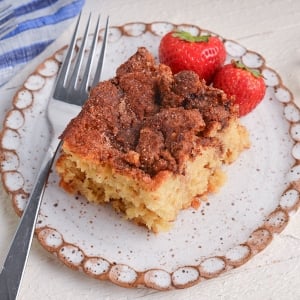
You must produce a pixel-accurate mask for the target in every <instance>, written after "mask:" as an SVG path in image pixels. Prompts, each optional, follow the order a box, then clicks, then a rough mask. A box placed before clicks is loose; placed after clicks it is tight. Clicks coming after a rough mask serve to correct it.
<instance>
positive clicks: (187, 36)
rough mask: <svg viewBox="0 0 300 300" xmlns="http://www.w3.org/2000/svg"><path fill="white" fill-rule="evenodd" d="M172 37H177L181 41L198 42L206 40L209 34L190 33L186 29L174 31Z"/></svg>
mask: <svg viewBox="0 0 300 300" xmlns="http://www.w3.org/2000/svg"><path fill="white" fill-rule="evenodd" d="M173 36H174V37H177V38H179V39H181V40H183V41H187V42H191V43H199V42H208V40H209V38H210V35H197V36H196V35H192V34H191V33H189V32H187V31H175V32H174V33H173Z"/></svg>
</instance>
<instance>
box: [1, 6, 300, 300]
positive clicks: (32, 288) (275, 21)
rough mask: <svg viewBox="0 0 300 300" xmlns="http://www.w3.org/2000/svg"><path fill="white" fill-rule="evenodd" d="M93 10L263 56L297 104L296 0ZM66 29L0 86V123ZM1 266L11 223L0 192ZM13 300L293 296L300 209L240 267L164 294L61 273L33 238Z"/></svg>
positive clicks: (298, 285)
mask: <svg viewBox="0 0 300 300" xmlns="http://www.w3.org/2000/svg"><path fill="white" fill-rule="evenodd" d="M95 10H98V11H99V12H103V16H105V15H106V14H109V15H110V16H111V24H112V25H121V24H124V23H127V22H133V21H142V22H152V21H169V22H173V23H189V24H195V25H198V26H200V27H202V28H206V29H209V30H211V31H214V32H217V33H218V34H220V35H221V36H223V37H226V38H228V39H233V40H235V41H238V42H240V43H241V44H243V45H244V46H245V47H247V48H248V49H251V50H254V51H257V52H259V53H260V54H262V55H263V56H264V57H265V58H266V60H267V65H268V66H269V67H271V68H273V69H275V70H276V71H277V72H278V73H279V74H280V76H281V78H282V80H283V82H284V83H285V85H286V86H287V87H288V88H289V89H290V90H291V91H292V92H293V94H294V97H295V99H296V101H297V102H298V103H300V102H299V101H300V1H297V0H291V1H279V0H278V1H276V0H263V1H262V0H252V1H248V0H240V1H234V0H228V1H218V0H201V1H199V0H189V1H187V3H185V2H184V1H182V0H181V1H179V0H172V1H169V0H160V1H156V0H144V1H137V0H127V1H122V0H113V1H112V0H102V1H95V0H87V1H86V5H85V8H84V16H85V17H86V16H87V14H88V12H89V11H95ZM69 31H70V29H68V30H67V31H66V32H65V33H63V35H62V36H61V37H60V38H59V39H58V40H57V41H56V42H55V43H54V44H52V45H51V46H50V47H49V48H48V49H47V50H46V51H45V52H44V53H42V55H40V56H39V57H38V58H37V59H35V60H34V61H33V62H32V63H30V64H29V65H28V66H27V67H26V68H25V69H24V70H23V71H22V72H21V73H20V74H18V76H16V77H15V78H14V79H13V80H12V81H11V82H9V83H8V84H7V85H6V86H5V87H3V88H2V89H0V111H1V112H0V118H1V122H2V119H3V116H4V114H5V111H6V109H7V108H8V107H9V105H10V102H9V101H8V100H7V99H10V98H11V96H12V95H13V93H14V92H15V91H16V89H17V88H18V87H19V86H20V84H22V81H23V80H24V78H25V77H26V76H27V75H28V74H29V73H30V72H31V71H32V70H34V68H35V67H36V66H37V65H38V64H39V62H41V61H42V60H43V59H44V58H46V57H48V56H49V54H51V53H53V51H54V50H56V49H57V48H59V47H60V46H62V45H64V43H65V41H66V40H68V36H69V34H70V32H69ZM0 207H1V209H0V261H1V262H2V261H3V259H4V256H5V253H6V251H7V249H8V246H9V243H10V240H11V238H12V235H13V233H14V230H15V229H16V226H17V224H18V220H19V219H18V217H17V216H16V215H15V213H14V211H13V208H12V206H11V202H10V200H8V199H7V197H6V195H5V194H4V192H3V191H2V190H1V197H0ZM19 299H23V300H24V299H31V300H34V299H45V300H46V299H53V300H54V299H55V300H56V299H65V300H67V299H72V300H75V299H80V300H82V299H106V300H113V299H114V300H115V299H190V300H192V299H199V300H202V299H211V300H213V299H243V300H246V299H257V300H259V299H272V300H273V299H289V300H292V299H295V300H296V299H300V212H298V213H297V214H296V215H294V216H293V218H292V219H291V221H290V223H289V224H288V226H287V228H286V229H285V230H284V231H283V232H282V233H281V234H280V235H279V236H276V237H275V239H274V240H273V242H272V243H271V245H270V246H268V247H267V249H266V250H264V251H263V252H262V253H260V254H258V255H257V256H255V257H254V258H253V259H251V260H250V261H249V262H248V263H246V264H245V265H244V266H242V267H240V268H238V269H235V270H233V271H230V272H227V273H225V274H223V275H221V276H220V277H218V278H216V279H213V280H209V281H206V282H203V283H201V284H199V285H197V286H194V287H191V288H188V289H185V290H176V291H170V292H158V291H154V290H147V289H124V288H121V287H118V286H115V285H113V284H111V283H108V282H99V281H96V280H94V279H91V278H88V277H87V276H85V275H83V274H81V273H80V272H75V271H72V270H70V269H68V268H67V267H66V266H64V265H63V264H62V263H60V262H59V261H58V259H57V258H56V257H54V256H53V255H50V254H49V253H47V252H46V251H45V250H44V249H43V248H42V247H41V246H40V245H39V244H38V242H37V241H36V240H34V243H33V246H32V250H31V253H30V257H29V262H28V266H27V269H26V273H25V276H24V280H23V282H22V287H21V291H20V295H19Z"/></svg>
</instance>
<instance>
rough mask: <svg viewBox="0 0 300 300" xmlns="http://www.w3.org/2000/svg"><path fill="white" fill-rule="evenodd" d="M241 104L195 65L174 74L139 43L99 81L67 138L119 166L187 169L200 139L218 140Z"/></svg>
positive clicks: (80, 150)
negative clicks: (210, 82)
mask: <svg viewBox="0 0 300 300" xmlns="http://www.w3.org/2000/svg"><path fill="white" fill-rule="evenodd" d="M233 116H236V117H237V109H236V107H235V106H234V105H233V103H232V101H231V100H230V99H228V98H227V97H226V95H225V94H224V92H222V91H221V90H218V89H215V88H213V87H209V86H206V85H205V83H204V82H203V81H201V80H199V77H198V76H197V75H196V74H195V73H194V72H192V71H183V72H180V73H178V74H176V75H173V74H172V72H171V70H170V69H169V68H168V67H167V66H165V65H162V64H156V63H155V61H154V58H153V56H152V55H151V54H150V53H149V52H148V50H147V49H145V48H139V49H138V51H137V53H136V54H135V55H133V56H132V57H131V58H130V59H129V60H128V61H127V62H125V63H124V64H123V65H121V66H120V67H119V68H118V69H117V72H116V76H115V77H114V78H113V79H111V80H108V81H104V82H101V83H99V84H98V85H97V86H96V87H95V88H94V89H93V90H92V91H91V95H90V98H89V100H88V101H87V102H86V104H85V105H84V107H83V109H82V111H81V113H80V114H79V116H78V117H77V118H75V119H73V120H72V121H71V123H70V124H69V125H68V127H67V129H66V130H65V132H64V134H63V138H64V139H65V140H67V142H68V144H69V145H70V146H71V147H72V149H74V150H75V151H76V152H77V153H79V154H80V155H82V156H83V157H88V158H90V159H92V160H95V161H98V162H99V161H105V163H106V164H109V165H111V166H112V167H114V168H115V169H118V170H122V169H124V168H125V169H126V168H133V167H134V168H138V169H140V170H141V171H143V172H145V173H146V174H149V175H150V176H155V175H156V174H157V173H158V172H160V171H163V170H169V171H172V172H174V173H180V174H181V173H182V172H184V166H185V162H186V160H187V159H189V158H192V157H194V156H196V154H198V151H200V150H199V149H201V147H199V145H202V146H206V145H212V144H214V143H216V141H215V139H214V136H215V134H216V133H217V132H218V131H219V130H221V129H222V128H224V127H226V126H227V124H228V121H229V119H230V118H232V117H233Z"/></svg>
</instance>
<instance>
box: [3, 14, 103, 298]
mask: <svg viewBox="0 0 300 300" xmlns="http://www.w3.org/2000/svg"><path fill="white" fill-rule="evenodd" d="M90 21H91V15H90V16H89V18H88V21H87V25H86V28H85V32H84V36H83V38H82V41H81V46H80V49H79V52H78V54H77V59H76V62H73V63H72V58H73V51H74V47H75V44H76V40H77V32H78V27H79V22H80V16H79V18H78V21H77V23H76V27H75V31H74V34H73V36H72V39H71V43H70V46H69V49H68V52H67V54H66V57H65V59H64V62H63V64H62V66H61V69H60V74H59V76H58V78H57V80H56V86H55V88H54V92H53V96H52V99H50V100H49V105H48V118H49V121H50V123H51V125H52V127H53V139H52V141H51V143H50V146H49V149H48V151H47V153H46V154H45V158H44V160H43V163H42V165H41V168H40V171H39V173H38V175H37V179H36V181H35V184H34V187H33V190H32V192H31V195H30V197H29V199H28V204H27V207H26V209H25V211H24V213H23V216H22V218H21V220H20V223H19V226H18V229H17V231H16V233H15V236H14V238H13V241H12V244H11V247H10V249H9V252H8V254H7V257H6V260H5V262H4V265H3V269H2V271H1V274H0V299H1V300H12V299H16V297H17V295H18V290H19V286H20V282H21V280H22V276H23V273H24V269H25V265H26V262H27V258H28V254H29V249H30V246H31V242H32V238H33V234H34V229H35V224H36V220H37V216H38V211H39V207H40V203H41V199H42V196H43V193H44V190H45V185H46V182H47V179H48V175H49V170H50V168H51V166H52V164H53V161H54V157H55V154H56V152H57V151H58V149H59V148H60V145H61V142H60V141H59V139H58V135H59V134H61V131H62V130H63V128H64V127H65V126H66V124H67V123H68V122H69V121H70V118H72V117H74V116H75V115H76V114H77V113H78V112H79V111H80V108H81V106H82V105H83V103H84V102H85V100H86V99H87V97H88V83H89V77H90V73H91V66H92V64H93V59H94V57H95V52H96V46H97V41H98V34H99V25H100V17H98V21H97V25H96V28H95V31H94V35H93V39H92V45H91V48H90V52H89V55H88V58H87V62H86V67H85V70H84V73H83V75H82V78H80V80H79V74H81V73H80V69H81V67H82V63H83V57H84V53H85V52H86V44H87V39H88V35H89V34H88V32H89V27H90ZM108 23H109V18H107V20H106V26H105V31H104V36H103V41H102V46H101V51H100V56H99V59H98V63H97V69H96V72H95V75H94V80H93V82H92V86H94V85H95V84H96V83H97V82H98V81H99V80H100V76H101V70H102V66H103V61H104V55H105V49H106V42H107V36H108V35H107V33H108ZM71 64H72V65H74V67H73V71H72V74H71V75H70V79H68V77H69V76H68V74H69V73H71ZM59 115H60V117H58V116H59ZM66 116H67V118H66ZM58 118H60V119H61V118H63V119H64V121H63V122H60V123H59V124H57V119H58Z"/></svg>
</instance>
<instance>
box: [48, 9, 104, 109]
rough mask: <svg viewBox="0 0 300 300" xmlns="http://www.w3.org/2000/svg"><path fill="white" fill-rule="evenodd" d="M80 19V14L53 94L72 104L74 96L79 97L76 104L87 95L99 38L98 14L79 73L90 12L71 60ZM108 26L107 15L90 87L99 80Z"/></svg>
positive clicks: (86, 38) (85, 47) (79, 103)
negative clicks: (83, 67)
mask: <svg viewBox="0 0 300 300" xmlns="http://www.w3.org/2000/svg"><path fill="white" fill-rule="evenodd" d="M80 20H81V14H80V15H79V17H78V20H77V23H76V26H75V31H74V34H73V36H72V39H71V42H70V45H69V48H68V51H67V54H66V56H65V59H64V62H63V64H62V66H61V70H60V73H59V76H58V78H57V85H56V90H55V91H54V96H53V97H54V98H55V99H62V98H64V101H65V102H70V103H73V104H74V98H78V99H79V100H78V103H76V104H78V105H82V104H83V101H84V100H81V99H86V98H87V97H88V91H89V81H90V75H91V70H92V66H93V64H94V59H95V56H96V55H95V53H96V48H97V43H98V38H99V29H100V15H99V16H98V18H97V22H96V26H95V30H94V33H93V36H92V43H91V46H90V48H89V50H88V51H89V54H88V57H87V61H86V63H85V70H84V72H83V74H82V73H81V67H82V63H83V60H84V58H85V56H86V55H85V53H86V51H87V41H88V39H89V29H90V24H91V14H89V17H88V21H87V24H86V26H85V30H84V35H83V37H82V39H81V44H80V48H79V50H78V53H77V55H76V60H75V62H73V57H74V51H75V48H76V42H77V35H78V30H79V26H80ZM108 28H109V17H107V19H106V24H105V30H104V35H103V39H102V46H101V50H100V54H99V58H98V62H96V66H97V67H96V71H95V74H94V76H93V81H92V83H91V87H93V86H95V85H96V84H97V83H98V82H99V81H100V77H101V73H102V67H103V62H104V53H105V48H106V44H107V37H108ZM71 67H72V68H71ZM71 69H72V70H71ZM69 73H71V74H70V78H69ZM81 74H82V75H81Z"/></svg>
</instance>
